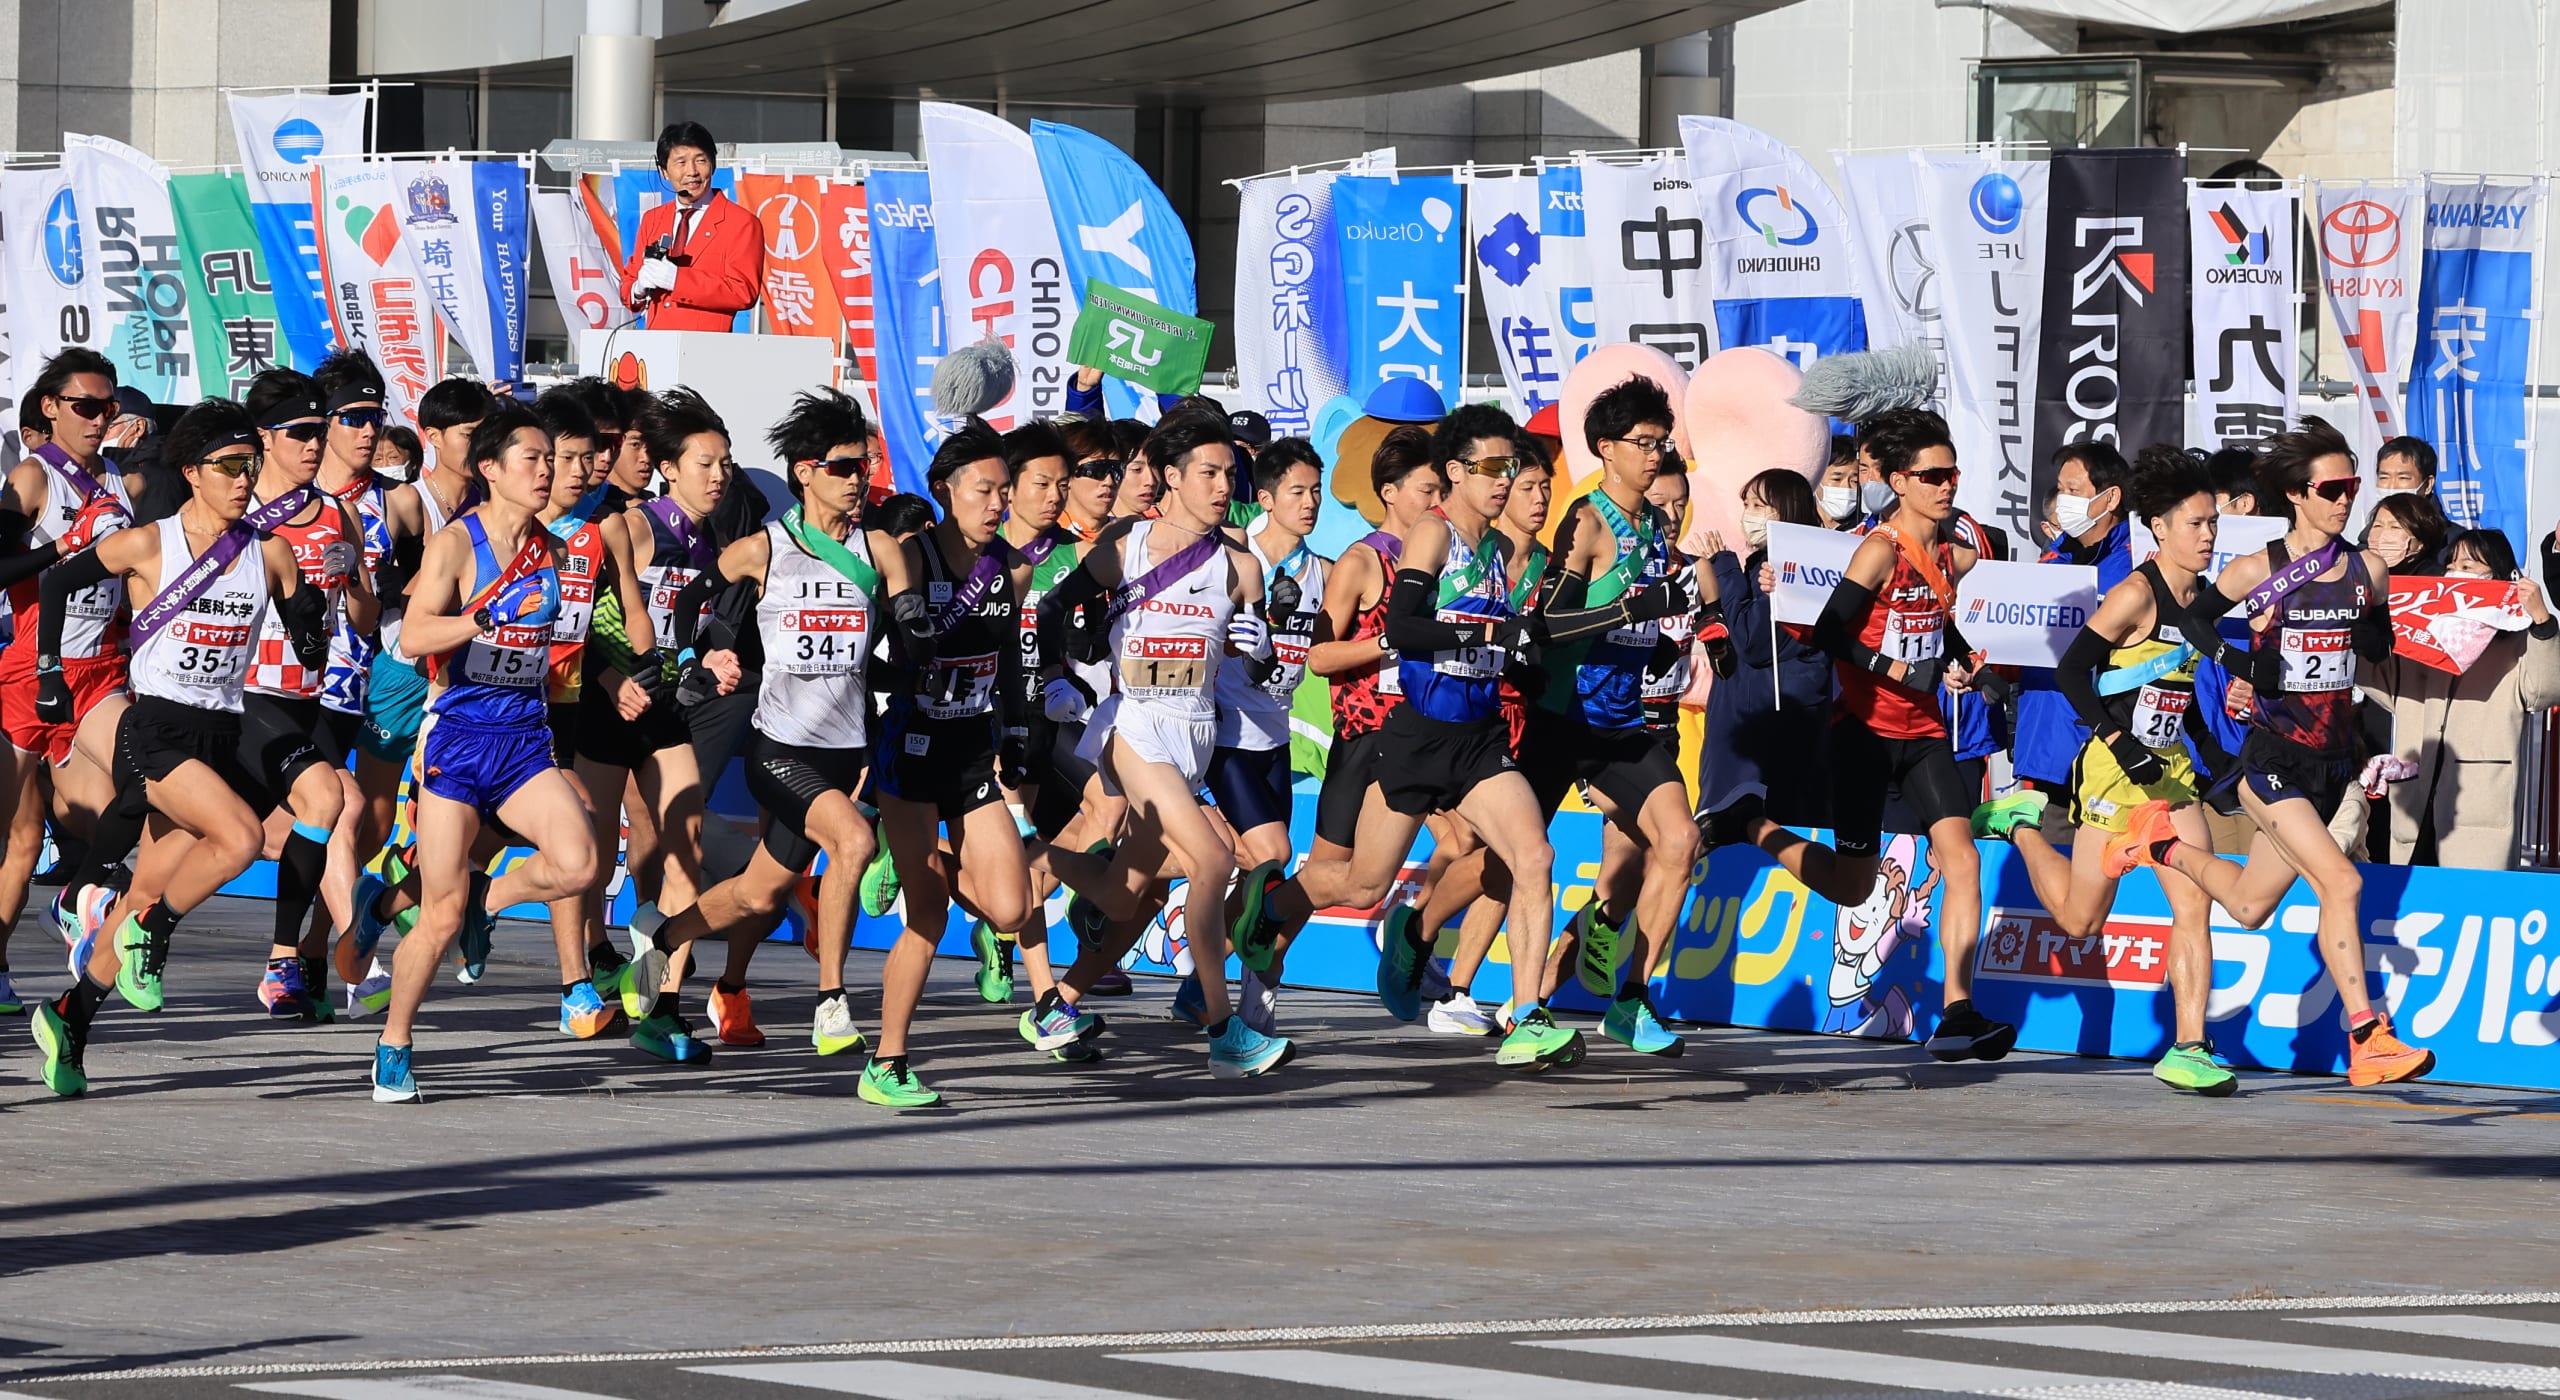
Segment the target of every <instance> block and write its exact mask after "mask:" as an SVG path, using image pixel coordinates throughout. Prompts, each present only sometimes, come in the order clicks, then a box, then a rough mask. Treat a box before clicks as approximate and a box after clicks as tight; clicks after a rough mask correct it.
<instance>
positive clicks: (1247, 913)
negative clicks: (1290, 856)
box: [1228, 860, 1288, 972]
mask: <svg viewBox="0 0 2560 1400" xmlns="http://www.w3.org/2000/svg"><path fill="white" fill-rule="evenodd" d="M1287 874H1288V862H1287V861H1279V860H1267V861H1264V862H1263V863H1262V864H1260V865H1257V866H1255V867H1254V868H1252V869H1251V870H1248V871H1246V872H1245V873H1244V878H1243V879H1242V880H1240V881H1238V882H1237V884H1236V893H1237V895H1238V896H1239V898H1238V900H1237V905H1238V907H1237V910H1236V922H1235V927H1234V928H1232V929H1230V930H1229V931H1228V932H1229V937H1228V942H1230V943H1231V944H1233V945H1234V947H1235V950H1236V958H1237V960H1238V961H1240V962H1242V963H1243V964H1244V966H1245V970H1246V971H1247V972H1268V971H1270V970H1271V959H1272V958H1273V956H1275V955H1276V954H1277V953H1278V952H1279V950H1280V930H1279V928H1278V926H1277V925H1275V924H1273V923H1272V922H1271V921H1270V919H1268V918H1267V917H1265V916H1264V914H1263V901H1264V900H1266V899H1268V898H1269V897H1270V895H1271V888H1272V886H1274V885H1277V884H1279V883H1280V881H1281V880H1282V879H1283V878H1284V877H1286V875H1287Z"/></svg>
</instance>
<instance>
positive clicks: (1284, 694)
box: [1262, 632, 1312, 700]
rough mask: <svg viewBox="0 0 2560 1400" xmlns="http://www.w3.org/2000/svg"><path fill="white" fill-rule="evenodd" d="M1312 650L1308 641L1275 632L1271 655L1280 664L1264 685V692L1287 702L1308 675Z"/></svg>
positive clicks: (1303, 638) (1300, 637) (1301, 637)
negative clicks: (1308, 663)
mask: <svg viewBox="0 0 2560 1400" xmlns="http://www.w3.org/2000/svg"><path fill="white" fill-rule="evenodd" d="M1310 650H1312V648H1311V647H1310V646H1309V643H1308V639H1307V638H1306V637H1303V636H1297V637H1293V636H1290V635H1288V634H1286V633H1278V632H1275V633H1273V634H1272V637H1271V654H1272V655H1273V656H1275V657H1277V658H1279V661H1280V664H1279V666H1278V667H1277V668H1275V669H1274V670H1273V671H1272V672H1271V675H1270V677H1269V678H1268V679H1266V680H1264V681H1263V683H1262V692H1263V693H1264V694H1265V695H1269V696H1271V697H1272V698H1273V699H1277V700H1286V699H1288V698H1289V697H1290V696H1292V695H1294V694H1296V693H1297V690H1298V682H1299V680H1300V679H1302V678H1303V677H1304V676H1305V675H1306V674H1307V653H1308V652H1309V651H1310Z"/></svg>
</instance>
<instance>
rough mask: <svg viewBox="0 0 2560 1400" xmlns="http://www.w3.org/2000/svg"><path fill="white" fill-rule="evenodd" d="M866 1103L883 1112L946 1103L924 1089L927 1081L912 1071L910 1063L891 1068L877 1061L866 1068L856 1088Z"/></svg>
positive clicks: (900, 1062) (889, 1064)
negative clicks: (888, 1109) (874, 1105)
mask: <svg viewBox="0 0 2560 1400" xmlns="http://www.w3.org/2000/svg"><path fill="white" fill-rule="evenodd" d="M854 1092H855V1093H857V1094H860V1095H861V1096H862V1101H863V1102H864V1103H876V1104H878V1105H880V1106H881V1107H882V1108H931V1107H933V1106H934V1105H936V1104H938V1103H940V1102H942V1096H941V1095H940V1094H937V1093H935V1092H934V1091H932V1090H931V1089H928V1088H926V1087H924V1081H923V1080H921V1079H918V1078H916V1077H915V1075H914V1073H913V1072H911V1071H910V1070H908V1068H907V1066H906V1061H905V1060H904V1059H901V1060H899V1061H898V1062H897V1063H895V1064H891V1063H889V1062H888V1061H885V1060H879V1059H874V1060H873V1061H872V1062H871V1063H869V1064H867V1065H864V1066H863V1067H862V1082H861V1083H859V1084H857V1085H855V1086H854Z"/></svg>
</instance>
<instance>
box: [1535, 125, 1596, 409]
mask: <svg viewBox="0 0 2560 1400" xmlns="http://www.w3.org/2000/svg"><path fill="white" fill-rule="evenodd" d="M1582 229H1583V217H1582V167H1581V166H1579V165H1550V166H1548V167H1547V168H1545V169H1544V170H1541V171H1539V172H1538V237H1539V238H1540V239H1542V240H1544V241H1545V243H1546V245H1547V257H1548V258H1549V260H1550V261H1551V262H1552V263H1553V265H1554V267H1555V269H1556V273H1555V275H1556V324H1557V325H1558V326H1559V327H1561V328H1562V329H1563V331H1564V341H1563V348H1565V349H1566V350H1567V351H1569V352H1570V356H1571V358H1570V360H1569V361H1568V364H1569V365H1578V364H1581V363H1582V357H1583V356H1585V355H1588V354H1590V353H1591V352H1592V351H1593V350H1594V349H1597V348H1598V347H1599V344H1600V315H1599V313H1598V312H1597V311H1596V310H1595V309H1593V307H1592V304H1591V254H1590V252H1589V248H1588V245H1587V244H1585V243H1584V242H1583V241H1582Z"/></svg>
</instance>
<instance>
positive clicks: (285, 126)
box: [231, 92, 373, 370]
mask: <svg viewBox="0 0 2560 1400" xmlns="http://www.w3.org/2000/svg"><path fill="white" fill-rule="evenodd" d="M372 100H373V97H372V94H371V93H368V92H349V93H323V92H290V93H278V94H275V95H272V96H266V97H239V96H234V97H233V98H232V99H231V131H232V135H233V136H234V137H235V138H236V139H237V140H238V141H239V143H240V165H241V168H242V169H243V170H244V171H246V172H247V175H248V183H249V211H250V213H251V215H252V216H253V217H255V218H256V220H257V222H258V241H259V242H260V243H261V244H262V245H264V246H265V248H266V250H267V259H266V261H267V281H268V282H269V283H270V284H272V285H273V286H274V288H275V297H276V321H277V324H278V325H279V327H280V328H281V329H282V330H283V332H284V337H285V341H286V343H287V344H288V345H290V346H291V347H292V350H293V364H294V367H295V368H297V369H302V370H309V369H311V368H312V367H313V366H315V365H317V364H319V363H320V359H321V357H322V356H324V355H326V354H328V352H329V349H330V335H329V296H328V294H327V292H326V291H325V289H324V288H323V287H322V285H321V277H320V235H319V231H318V229H317V228H315V227H314V225H313V220H312V209H313V206H312V202H311V184H312V178H313V172H314V171H317V170H318V169H319V168H320V162H321V161H322V159H323V158H329V159H345V158H350V157H354V156H360V155H363V154H364V149H365V115H366V112H367V110H368V108H367V104H368V103H370V102H371V101H372Z"/></svg>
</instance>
